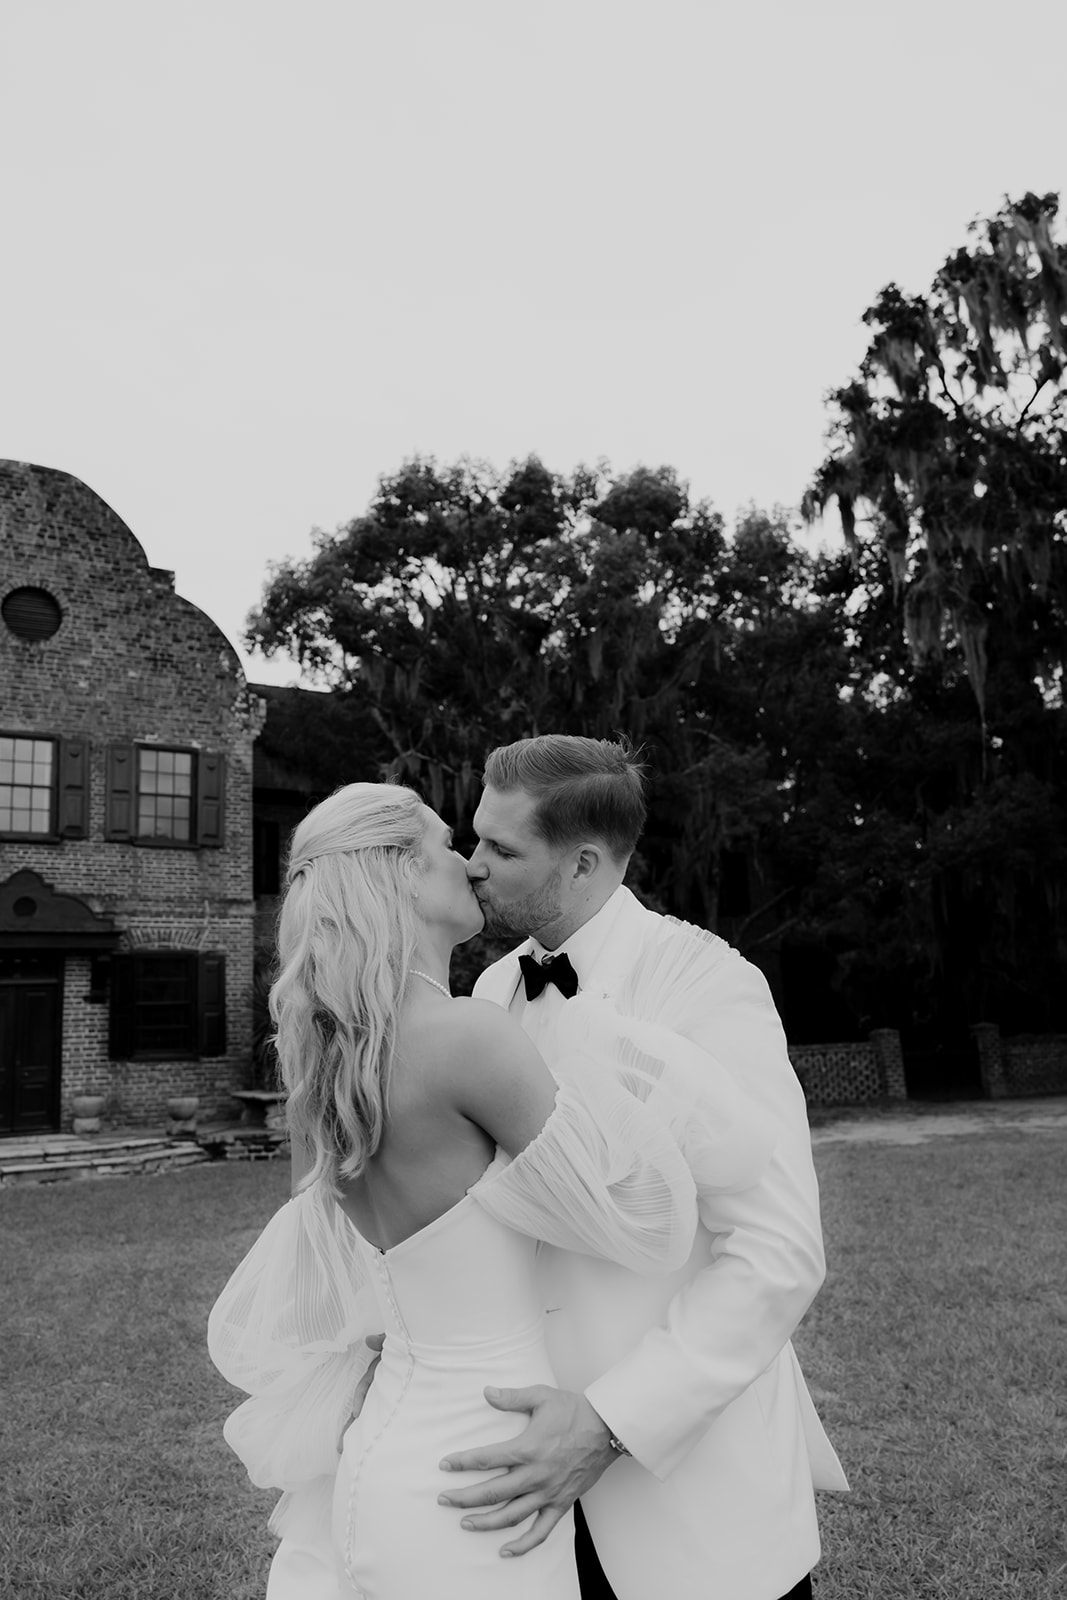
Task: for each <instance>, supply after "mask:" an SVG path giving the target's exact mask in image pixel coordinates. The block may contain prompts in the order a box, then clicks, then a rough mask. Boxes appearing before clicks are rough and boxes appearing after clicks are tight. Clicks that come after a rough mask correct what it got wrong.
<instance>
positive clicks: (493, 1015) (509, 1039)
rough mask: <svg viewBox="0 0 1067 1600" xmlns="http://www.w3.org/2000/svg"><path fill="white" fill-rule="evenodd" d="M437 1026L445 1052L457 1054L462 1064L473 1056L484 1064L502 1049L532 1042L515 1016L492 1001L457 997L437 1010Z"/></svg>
mask: <svg viewBox="0 0 1067 1600" xmlns="http://www.w3.org/2000/svg"><path fill="white" fill-rule="evenodd" d="M434 1029H435V1035H436V1037H437V1039H438V1041H439V1044H440V1047H441V1051H442V1053H443V1054H444V1055H446V1056H448V1057H452V1056H455V1057H456V1058H457V1061H458V1063H459V1064H463V1063H464V1062H469V1061H470V1059H471V1057H472V1056H473V1057H475V1058H476V1060H477V1062H478V1064H482V1063H483V1062H484V1061H485V1060H486V1058H488V1057H492V1056H494V1055H495V1054H496V1053H497V1052H499V1051H500V1050H501V1049H512V1050H514V1049H515V1048H520V1049H521V1047H522V1046H523V1045H529V1041H528V1040H527V1038H526V1035H525V1034H524V1033H523V1031H522V1029H521V1028H520V1027H519V1025H518V1023H517V1022H516V1021H515V1019H514V1017H512V1016H509V1014H508V1013H507V1012H506V1011H505V1010H504V1008H503V1006H498V1005H496V1004H495V1003H494V1002H493V1001H492V1000H474V999H467V998H466V997H465V996H457V997H456V999H454V1000H453V1002H452V1004H451V1005H450V1006H441V1007H440V1008H439V1009H438V1010H437V1011H436V1012H435V1014H434ZM529 1048H530V1049H532V1048H533V1046H532V1045H530V1046H529Z"/></svg>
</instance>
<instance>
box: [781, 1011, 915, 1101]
mask: <svg viewBox="0 0 1067 1600" xmlns="http://www.w3.org/2000/svg"><path fill="white" fill-rule="evenodd" d="M789 1059H790V1061H791V1062H792V1063H793V1070H794V1071H795V1072H796V1075H797V1077H798V1078H799V1079H800V1081H801V1084H802V1085H803V1088H804V1094H805V1097H806V1099H807V1101H808V1104H809V1105H815V1106H857V1105H870V1104H873V1103H875V1102H879V1103H880V1102H882V1101H884V1100H905V1099H907V1089H906V1088H905V1085H904V1062H903V1056H902V1053H901V1048H900V1035H899V1033H897V1031H896V1029H895V1028H878V1029H876V1030H875V1032H874V1033H872V1035H871V1037H870V1040H869V1041H867V1042H857V1043H855V1044H800V1045H790V1046H789Z"/></svg>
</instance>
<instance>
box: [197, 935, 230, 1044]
mask: <svg viewBox="0 0 1067 1600" xmlns="http://www.w3.org/2000/svg"><path fill="white" fill-rule="evenodd" d="M197 1006H198V1011H199V1028H200V1041H199V1043H200V1054H201V1055H202V1056H222V1055H225V1054H226V957H225V956H224V955H219V954H218V953H217V952H216V951H213V950H205V951H202V952H201V955H200V972H199V981H198V983H197Z"/></svg>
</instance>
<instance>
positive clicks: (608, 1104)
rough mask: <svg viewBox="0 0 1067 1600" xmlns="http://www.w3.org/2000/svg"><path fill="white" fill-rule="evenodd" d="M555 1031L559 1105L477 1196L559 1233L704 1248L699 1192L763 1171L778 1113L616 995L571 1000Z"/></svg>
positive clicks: (507, 1214)
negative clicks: (768, 1114) (771, 1113)
mask: <svg viewBox="0 0 1067 1600" xmlns="http://www.w3.org/2000/svg"><path fill="white" fill-rule="evenodd" d="M557 1042H558V1046H559V1052H560V1053H559V1057H558V1059H557V1061H556V1063H555V1065H554V1068H553V1070H554V1072H555V1075H556V1078H557V1081H558V1083H559V1090H558V1093H557V1096H556V1105H555V1109H554V1110H553V1112H552V1114H551V1116H550V1117H549V1119H548V1121H547V1122H546V1123H545V1126H544V1128H543V1129H542V1130H541V1132H540V1133H539V1134H538V1136H537V1138H536V1139H534V1140H533V1141H532V1142H531V1143H530V1144H529V1145H527V1147H526V1149H525V1150H523V1151H521V1152H520V1153H519V1155H518V1156H516V1158H515V1160H514V1161H512V1162H511V1163H510V1165H508V1166H507V1167H505V1168H504V1169H503V1170H502V1171H499V1172H497V1173H495V1174H494V1175H493V1176H492V1177H490V1178H488V1179H487V1180H485V1181H483V1182H482V1183H480V1184H478V1185H477V1186H476V1187H475V1188H474V1189H473V1190H472V1191H471V1192H472V1196H473V1198H474V1199H475V1200H477V1202H478V1203H479V1205H481V1206H483V1207H484V1208H485V1209H486V1210H487V1211H489V1212H491V1213H492V1215H494V1216H495V1217H497V1218H499V1220H500V1221H502V1222H506V1223H507V1224H508V1225H509V1226H510V1227H513V1228H516V1229H518V1230H519V1231H520V1232H522V1233H527V1234H531V1235H533V1236H534V1237H536V1238H538V1239H543V1240H545V1242H546V1243H548V1244H553V1245H557V1246H559V1247H561V1248H562V1249H565V1250H573V1251H578V1252H580V1253H582V1254H585V1255H595V1256H601V1257H604V1258H606V1259H608V1260H611V1261H616V1262H618V1263H620V1264H621V1265H623V1266H626V1267H630V1268H632V1269H633V1270H634V1271H639V1272H649V1271H672V1270H674V1269H675V1268H677V1267H679V1266H681V1265H682V1264H683V1263H684V1262H685V1261H686V1260H687V1259H688V1256H689V1252H690V1250H691V1249H692V1245H693V1239H694V1236H695V1229H696V1221H697V1199H698V1195H699V1194H700V1193H710V1192H714V1191H720V1192H721V1191H726V1190H733V1189H742V1188H747V1187H748V1186H749V1185H751V1184H753V1183H755V1182H756V1181H757V1179H758V1178H759V1177H760V1176H761V1174H762V1172H763V1170H764V1169H765V1167H766V1165H767V1163H768V1161H769V1160H770V1156H771V1152H772V1149H773V1133H772V1131H771V1129H770V1128H769V1127H768V1126H767V1123H766V1119H764V1118H763V1117H762V1116H761V1115H760V1112H759V1108H758V1106H757V1105H755V1104H754V1103H751V1102H750V1100H749V1097H748V1096H746V1095H745V1094H744V1092H743V1091H742V1089H741V1088H740V1087H739V1085H738V1084H737V1083H736V1081H735V1080H734V1079H733V1078H732V1077H731V1075H730V1074H729V1073H728V1072H727V1071H726V1069H725V1068H724V1067H722V1066H720V1064H719V1063H718V1062H717V1061H716V1060H715V1059H714V1057H713V1056H711V1055H709V1054H708V1053H707V1051H705V1050H702V1049H701V1048H700V1047H699V1046H698V1045H695V1044H693V1043H691V1042H690V1041H689V1040H688V1039H683V1038H682V1037H681V1036H680V1035H679V1034H676V1033H674V1032H673V1031H672V1030H671V1029H670V1028H665V1027H662V1026H660V1025H659V1024H656V1023H653V1022H650V1021H647V1020H645V1019H642V1018H638V1017H634V1016H627V1015H625V1014H623V1013H622V1012H620V1011H619V1010H618V1009H617V1008H616V1007H615V1006H614V1005H613V1004H612V1003H611V1002H610V1001H608V1000H605V999H598V998H597V997H595V996H592V995H580V996H576V997H575V998H574V999H572V1000H569V1001H568V1002H567V1004H566V1005H565V1006H564V1007H563V1008H562V1010H561V1012H560V1018H559V1031H558V1035H557Z"/></svg>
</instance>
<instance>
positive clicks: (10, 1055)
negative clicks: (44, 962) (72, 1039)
mask: <svg viewBox="0 0 1067 1600" xmlns="http://www.w3.org/2000/svg"><path fill="white" fill-rule="evenodd" d="M61 992H62V991H61V985H60V982H59V974H58V972H55V973H47V972H41V971H40V970H39V971H38V972H36V973H33V974H29V973H27V974H26V976H24V977H21V976H20V977H17V978H5V977H0V1134H3V1133H7V1134H12V1133H41V1132H44V1131H46V1130H48V1129H52V1128H57V1127H58V1126H59V1060H60V1057H59V1003H60V994H61Z"/></svg>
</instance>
